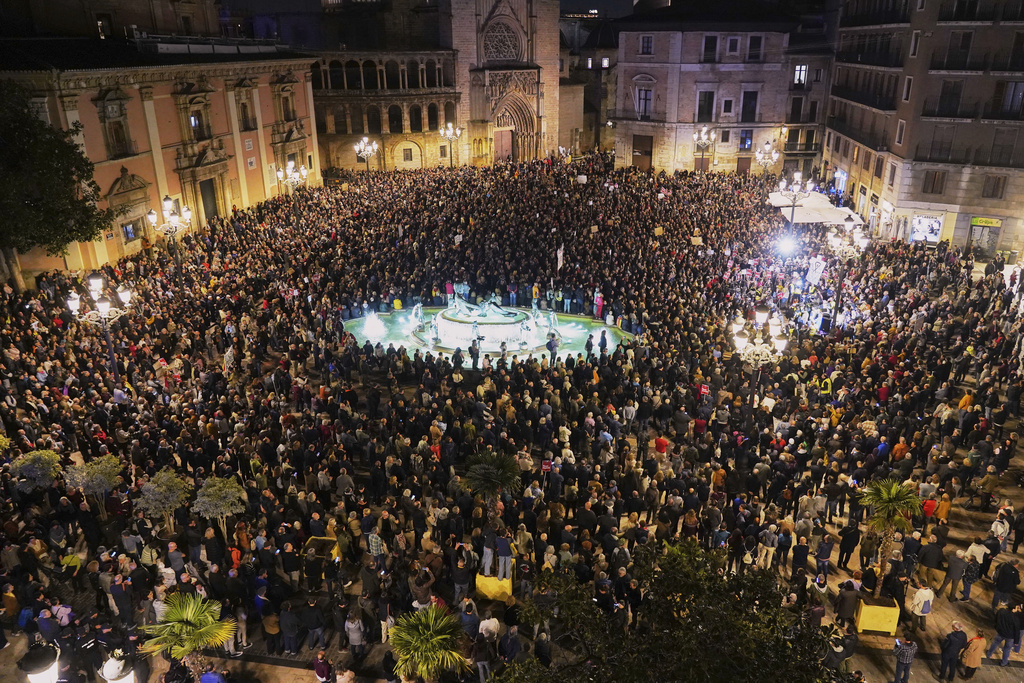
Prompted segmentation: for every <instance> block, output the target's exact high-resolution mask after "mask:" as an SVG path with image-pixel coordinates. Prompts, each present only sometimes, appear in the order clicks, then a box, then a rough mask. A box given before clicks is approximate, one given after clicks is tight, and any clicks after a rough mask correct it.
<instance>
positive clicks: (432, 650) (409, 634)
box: [388, 607, 469, 683]
mask: <svg viewBox="0 0 1024 683" xmlns="http://www.w3.org/2000/svg"><path fill="white" fill-rule="evenodd" d="M464 634H465V632H464V631H463V630H462V624H461V622H460V621H459V619H458V618H457V617H456V616H455V615H454V614H452V613H451V612H449V611H448V610H447V609H444V608H443V607H428V608H426V609H423V610H419V611H415V612H408V613H406V614H403V615H402V616H401V617H399V618H398V621H397V622H395V625H394V626H393V627H392V628H391V630H390V632H389V636H388V637H389V638H390V639H391V647H393V648H394V650H395V654H397V655H398V666H396V667H395V671H396V672H397V673H398V674H399V675H400V676H402V677H403V678H412V677H414V676H421V677H422V678H423V679H424V680H425V681H427V683H434V681H437V680H438V678H440V676H441V674H442V673H443V672H445V671H458V672H463V671H467V670H469V663H468V662H467V661H466V658H465V657H464V656H463V654H462V641H463V638H464Z"/></svg>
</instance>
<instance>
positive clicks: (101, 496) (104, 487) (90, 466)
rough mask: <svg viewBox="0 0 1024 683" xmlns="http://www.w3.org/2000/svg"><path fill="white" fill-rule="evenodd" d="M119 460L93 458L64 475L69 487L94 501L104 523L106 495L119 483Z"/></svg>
mask: <svg viewBox="0 0 1024 683" xmlns="http://www.w3.org/2000/svg"><path fill="white" fill-rule="evenodd" d="M121 469H122V465H121V459H120V458H118V457H117V456H116V455H104V456H102V457H99V458H94V459H92V460H90V461H89V462H87V463H85V464H84V465H72V466H71V467H69V468H68V470H67V472H66V473H65V475H64V479H65V480H66V481H67V483H68V484H69V485H70V486H74V487H75V488H76V489H81V491H82V493H84V494H85V495H87V496H92V497H93V498H94V499H95V500H96V509H97V510H98V511H99V515H100V519H102V520H104V521H106V519H107V508H106V505H105V502H106V500H107V495H108V494H109V493H110V492H111V491H113V490H114V488H116V487H117V485H118V483H120V481H121Z"/></svg>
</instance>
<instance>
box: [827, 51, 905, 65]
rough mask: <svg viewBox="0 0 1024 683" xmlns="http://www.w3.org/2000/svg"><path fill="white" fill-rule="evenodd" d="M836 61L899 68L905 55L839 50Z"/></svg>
mask: <svg viewBox="0 0 1024 683" xmlns="http://www.w3.org/2000/svg"><path fill="white" fill-rule="evenodd" d="M836 61H837V62H840V63H842V64H860V65H863V66H879V67H882V68H885V69H899V68H902V67H903V55H902V54H901V53H899V52H882V51H878V52H851V51H845V52H837V53H836Z"/></svg>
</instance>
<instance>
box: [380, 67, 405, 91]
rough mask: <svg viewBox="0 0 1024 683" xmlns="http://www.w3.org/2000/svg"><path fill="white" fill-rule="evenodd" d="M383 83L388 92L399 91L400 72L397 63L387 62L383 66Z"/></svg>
mask: <svg viewBox="0 0 1024 683" xmlns="http://www.w3.org/2000/svg"><path fill="white" fill-rule="evenodd" d="M384 82H385V87H386V88H387V89H388V90H399V89H400V88H401V87H402V72H401V69H399V68H398V62H390V61H389V62H386V63H385V64H384Z"/></svg>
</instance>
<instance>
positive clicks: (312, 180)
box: [306, 76, 333, 185]
mask: <svg viewBox="0 0 1024 683" xmlns="http://www.w3.org/2000/svg"><path fill="white" fill-rule="evenodd" d="M306 113H307V114H308V116H309V121H308V124H309V138H310V142H312V143H313V148H312V149H310V150H308V151H307V152H306V153H307V154H308V155H311V156H312V157H313V168H310V169H307V170H308V171H309V184H310V185H319V184H320V143H319V141H318V139H317V136H318V133H317V130H316V110H315V109H314V105H313V80H312V79H311V78H309V77H308V76H307V77H306ZM332 124H333V121H332ZM332 127H333V125H332Z"/></svg>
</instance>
